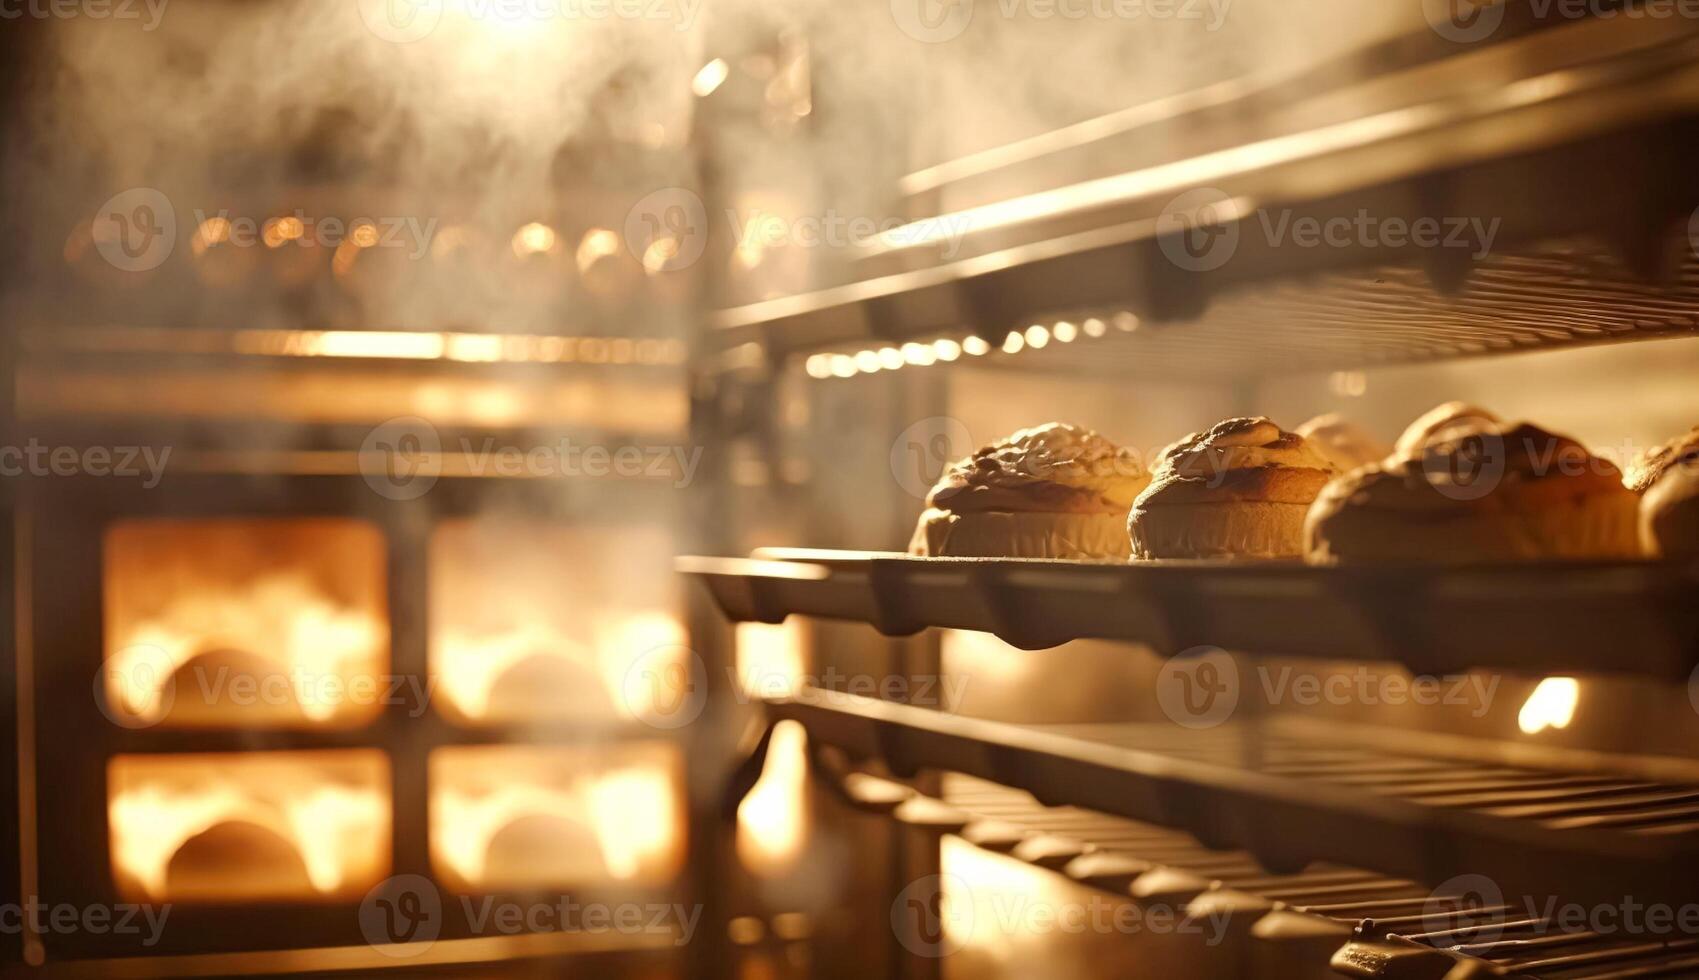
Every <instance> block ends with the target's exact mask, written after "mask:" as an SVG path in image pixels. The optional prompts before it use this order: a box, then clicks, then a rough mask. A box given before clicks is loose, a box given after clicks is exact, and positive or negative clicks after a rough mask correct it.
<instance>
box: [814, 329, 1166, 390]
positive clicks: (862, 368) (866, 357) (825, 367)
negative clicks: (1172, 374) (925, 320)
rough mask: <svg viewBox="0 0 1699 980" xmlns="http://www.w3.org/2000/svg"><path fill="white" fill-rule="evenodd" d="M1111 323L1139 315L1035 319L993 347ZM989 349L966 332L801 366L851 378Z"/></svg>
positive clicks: (1039, 346)
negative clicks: (955, 337) (1051, 321)
mask: <svg viewBox="0 0 1699 980" xmlns="http://www.w3.org/2000/svg"><path fill="white" fill-rule="evenodd" d="M1111 325H1113V326H1114V328H1115V329H1116V330H1120V331H1121V332H1123V333H1131V332H1132V331H1134V330H1137V329H1138V326H1139V318H1138V317H1136V316H1134V315H1133V314H1131V313H1127V312H1121V313H1117V314H1115V315H1114V316H1113V317H1110V318H1109V322H1108V323H1105V322H1104V321H1102V320H1099V319H1097V318H1096V317H1093V318H1091V319H1089V320H1086V321H1084V322H1082V323H1079V324H1075V323H1073V322H1071V321H1068V320H1063V321H1061V322H1060V323H1057V324H1055V325H1054V326H1049V327H1046V326H1044V325H1043V324H1040V323H1035V324H1033V325H1032V326H1030V327H1027V328H1026V329H1025V330H1011V331H1009V335H1008V336H1007V337H1004V338H1003V343H1002V346H1001V347H999V348H996V349H998V350H1001V351H1002V352H1003V353H1005V354H1019V353H1020V352H1021V351H1023V350H1043V349H1044V348H1046V347H1048V346H1050V342H1051V341H1052V340H1054V341H1056V342H1057V343H1059V344H1071V343H1073V342H1074V341H1076V340H1078V339H1079V338H1081V337H1089V338H1091V339H1093V340H1095V339H1097V338H1099V337H1102V336H1104V335H1106V334H1107V333H1108V332H1109V328H1110V326H1111ZM992 349H993V348H992V346H991V342H990V341H988V340H986V339H985V338H983V337H976V336H969V337H964V338H962V339H961V340H959V341H957V340H952V339H950V338H948V337H946V338H944V339H942V340H935V341H933V342H932V343H929V344H921V343H908V344H903V345H902V346H901V347H883V348H880V349H879V350H864V351H861V352H859V353H856V354H814V355H811V356H810V357H809V358H808V360H807V361H806V362H805V364H804V368H805V369H806V370H807V371H808V376H809V377H811V378H822V379H824V378H853V377H855V376H856V375H858V374H874V373H877V372H879V371H895V370H897V369H899V368H903V367H926V366H928V365H931V364H940V363H943V364H948V363H949V362H951V361H956V360H960V359H961V357H962V355H964V354H966V355H967V356H969V357H983V356H985V355H986V354H989V353H991V351H992Z"/></svg>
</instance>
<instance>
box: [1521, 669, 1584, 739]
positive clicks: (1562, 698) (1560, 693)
mask: <svg viewBox="0 0 1699 980" xmlns="http://www.w3.org/2000/svg"><path fill="white" fill-rule="evenodd" d="M1580 701H1581V682H1580V681H1577V680H1576V679H1575V678H1573V677H1548V678H1546V679H1545V680H1543V681H1541V682H1540V683H1539V686H1538V687H1536V688H1534V693H1532V694H1530V695H1528V700H1527V701H1526V702H1524V703H1523V705H1522V710H1521V711H1520V712H1519V713H1518V714H1517V716H1516V724H1517V725H1518V726H1519V727H1520V728H1521V729H1522V733H1523V734H1524V735H1538V734H1539V733H1540V732H1543V731H1545V730H1546V729H1548V728H1559V729H1562V728H1568V727H1569V723H1570V722H1571V721H1574V720H1575V708H1576V705H1578V704H1579V703H1580Z"/></svg>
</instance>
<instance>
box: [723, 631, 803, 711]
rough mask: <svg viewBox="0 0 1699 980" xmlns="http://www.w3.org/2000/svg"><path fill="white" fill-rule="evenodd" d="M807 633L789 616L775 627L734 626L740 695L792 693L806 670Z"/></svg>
mask: <svg viewBox="0 0 1699 980" xmlns="http://www.w3.org/2000/svg"><path fill="white" fill-rule="evenodd" d="M806 644H807V633H806V631H805V628H804V626H803V623H802V620H801V619H799V618H797V617H794V616H793V617H792V618H790V619H787V620H785V621H784V622H783V623H780V624H778V625H776V626H775V625H771V624H768V623H739V624H737V678H738V684H739V686H741V687H742V688H743V692H744V693H745V694H748V695H749V696H751V697H757V698H779V697H785V696H786V695H790V694H795V693H796V691H797V689H798V688H799V687H801V686H802V675H803V672H804V671H805V670H806V669H807V666H808V664H807V660H808V651H807V646H806Z"/></svg>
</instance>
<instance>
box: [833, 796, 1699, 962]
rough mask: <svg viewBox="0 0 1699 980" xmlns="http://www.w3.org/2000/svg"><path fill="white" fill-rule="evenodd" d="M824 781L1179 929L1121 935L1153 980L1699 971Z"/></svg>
mask: <svg viewBox="0 0 1699 980" xmlns="http://www.w3.org/2000/svg"><path fill="white" fill-rule="evenodd" d="M824 779H825V781H826V782H827V785H828V786H830V787H832V788H833V789H834V790H835V791H836V793H837V795H838V796H839V797H840V798H841V799H843V800H844V801H846V802H847V803H848V805H850V806H853V807H856V808H858V809H862V810H867V811H871V812H877V813H885V814H888V815H890V816H891V817H892V818H893V819H895V820H896V821H897V822H899V823H901V824H905V825H908V826H910V827H913V828H916V829H918V830H923V831H930V832H932V833H936V834H940V835H944V834H948V835H954V836H955V837H956V838H958V839H959V840H960V841H962V842H965V843H967V844H970V845H971V846H973V847H975V848H978V849H980V850H982V851H986V852H990V853H994V854H999V855H1004V856H1006V858H1007V859H1012V860H1015V861H1019V862H1023V863H1025V864H1028V865H1031V866H1033V867H1034V868H1036V869H1043V871H1046V872H1050V873H1054V874H1056V875H1058V876H1061V877H1063V878H1066V879H1070V880H1071V881H1073V882H1075V883H1077V884H1078V885H1080V886H1084V887H1087V888H1091V889H1095V890H1097V891H1098V892H1099V893H1100V894H1101V900H1103V901H1107V902H1109V903H1113V904H1120V905H1131V906H1134V907H1136V910H1137V912H1136V914H1135V915H1133V916H1132V917H1131V921H1142V919H1143V917H1144V916H1150V917H1152V921H1166V922H1171V923H1177V924H1178V927H1177V928H1173V929H1172V930H1167V931H1165V934H1163V935H1151V934H1148V933H1139V932H1129V934H1128V936H1127V942H1129V943H1132V944H1135V946H1136V955H1137V958H1138V961H1139V962H1140V964H1141V966H1142V967H1144V968H1146V969H1148V970H1149V971H1150V972H1152V973H1153V974H1157V973H1159V974H1160V975H1163V976H1174V977H1209V978H1211V980H1217V978H1222V977H1237V976H1245V977H1268V976H1278V977H1284V978H1305V980H1307V978H1312V977H1316V978H1321V977H1336V976H1338V975H1339V973H1335V972H1334V970H1333V968H1334V967H1337V968H1338V969H1339V970H1340V972H1342V973H1344V974H1345V975H1348V976H1360V977H1384V976H1398V977H1406V978H1410V980H1443V978H1449V980H1462V978H1465V977H1478V976H1483V975H1484V976H1517V977H1538V978H1551V980H1559V978H1562V980H1601V978H1606V977H1642V976H1669V975H1672V974H1676V975H1685V974H1686V972H1688V971H1691V970H1692V969H1693V968H1694V967H1695V965H1696V964H1699V940H1694V939H1690V938H1682V937H1679V936H1674V935H1670V934H1667V933H1662V934H1660V933H1658V932H1656V931H1655V930H1651V929H1647V930H1643V931H1642V932H1640V933H1637V934H1634V935H1626V934H1623V935H1604V934H1599V933H1594V932H1589V931H1587V930H1586V929H1581V928H1575V927H1573V926H1565V925H1564V924H1563V923H1562V922H1560V921H1558V920H1557V919H1555V918H1554V917H1552V916H1551V915H1549V914H1545V913H1544V912H1542V911H1540V908H1543V907H1537V908H1536V911H1535V912H1534V913H1533V914H1529V910H1528V908H1527V906H1526V905H1525V904H1524V903H1520V902H1517V901H1515V900H1514V899H1513V897H1512V896H1505V895H1471V894H1467V893H1465V891H1463V890H1462V888H1461V883H1460V888H1459V889H1446V890H1430V889H1428V888H1426V887H1424V886H1422V885H1419V884H1418V883H1416V882H1414V881H1411V880H1409V879H1404V878H1397V877H1392V876H1388V875H1384V874H1378V873H1375V872H1372V871H1364V870H1361V869H1358V868H1353V867H1350V866H1347V865H1339V864H1319V863H1318V864H1312V865H1309V866H1307V867H1305V868H1302V869H1300V870H1298V871H1296V872H1288V873H1275V872H1271V871H1270V870H1269V869H1268V868H1266V867H1264V866H1263V865H1261V864H1259V863H1258V862H1257V860H1256V859H1255V857H1254V856H1252V855H1250V854H1247V853H1245V852H1242V851H1222V850H1219V849H1212V848H1210V847H1207V846H1205V845H1204V844H1203V843H1202V842H1200V841H1199V840H1198V839H1197V838H1195V837H1192V836H1189V835H1187V834H1185V833H1183V832H1177V831H1174V830H1170V829H1166V828H1163V827H1159V826H1155V825H1152V824H1148V823H1142V822H1139V821H1135V820H1129V819H1127V818H1125V817H1120V816H1116V815H1113V814H1109V813H1103V812H1100V811H1095V810H1090V809H1084V808H1080V807H1072V806H1046V805H1045V804H1043V803H1042V802H1040V801H1038V800H1035V799H1034V798H1033V797H1032V795H1031V794H1028V793H1026V792H1023V791H1020V790H1016V789H1011V788H1009V787H1006V786H1002V785H999V784H997V783H994V782H989V781H985V780H981V779H978V778H975V777H971V776H964V775H961V774H956V773H952V774H947V775H945V776H944V777H943V778H942V779H941V780H939V781H937V782H936V783H935V784H934V785H933V786H931V787H928V789H929V790H930V795H928V794H927V793H923V792H919V791H917V790H916V789H914V788H912V787H910V786H908V785H906V784H904V783H901V782H895V781H892V780H889V779H884V778H880V777H876V776H872V775H869V774H867V773H864V772H858V771H850V772H847V773H840V772H837V771H832V770H830V769H828V770H827V775H826V776H825V777H824ZM956 898H957V899H958V900H959V899H960V896H956ZM1557 898H1559V900H1564V899H1567V896H1561V897H1557ZM1552 907H1556V906H1555V905H1553V906H1552ZM938 911H939V913H940V914H943V913H944V910H943V909H939V910H938ZM1121 914H1126V913H1121ZM1158 916H1160V917H1162V918H1160V919H1158V918H1156V917H1158ZM1206 937H1207V938H1206Z"/></svg>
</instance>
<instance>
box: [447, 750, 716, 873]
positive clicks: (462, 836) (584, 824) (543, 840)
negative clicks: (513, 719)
mask: <svg viewBox="0 0 1699 980" xmlns="http://www.w3.org/2000/svg"><path fill="white" fill-rule="evenodd" d="M430 778H431V786H432V791H431V817H430V825H431V858H432V862H433V863H434V864H435V865H436V867H437V871H438V874H439V875H441V876H442V877H443V878H444V879H445V881H446V882H447V883H448V884H449V886H450V887H451V888H453V889H455V890H457V891H476V890H482V889H500V888H530V887H537V888H556V887H574V886H586V885H596V884H606V883H609V882H640V883H646V884H660V883H664V882H666V881H669V880H671V879H672V878H673V877H674V876H675V875H676V874H677V873H678V868H679V866H680V864H681V862H682V860H683V850H684V830H683V820H684V815H683V802H682V798H683V792H682V771H681V768H680V763H679V758H678V753H677V750H676V749H675V748H674V747H672V746H670V745H664V744H636V743H630V744H625V745H620V746H617V747H613V748H611V749H610V748H608V747H602V748H599V749H596V750H587V749H566V748H555V747H540V746H501V747H489V746H478V747H457V748H446V749H439V750H437V751H435V752H433V753H431V759H430Z"/></svg>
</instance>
